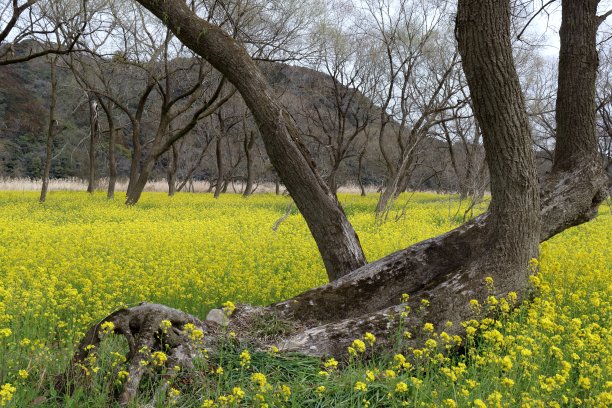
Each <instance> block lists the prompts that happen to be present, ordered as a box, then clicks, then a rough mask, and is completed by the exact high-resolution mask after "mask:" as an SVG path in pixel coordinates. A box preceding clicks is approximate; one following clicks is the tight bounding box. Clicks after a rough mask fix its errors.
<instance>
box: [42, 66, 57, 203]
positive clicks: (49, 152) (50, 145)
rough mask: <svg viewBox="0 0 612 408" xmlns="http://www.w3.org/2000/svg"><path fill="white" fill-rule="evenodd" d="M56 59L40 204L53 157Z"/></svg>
mask: <svg viewBox="0 0 612 408" xmlns="http://www.w3.org/2000/svg"><path fill="white" fill-rule="evenodd" d="M55 64H56V59H55V58H53V59H52V60H51V95H50V101H49V127H48V129H47V148H46V152H45V167H44V169H43V174H42V188H41V189H40V199H39V201H40V202H41V203H44V202H45V200H46V199H47V190H48V189H49V173H50V172H51V159H52V156H53V139H54V137H55V130H56V127H57V124H56V121H55V104H56V100H57V74H56V65H55Z"/></svg>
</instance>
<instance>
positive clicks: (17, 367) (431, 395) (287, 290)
mask: <svg viewBox="0 0 612 408" xmlns="http://www.w3.org/2000/svg"><path fill="white" fill-rule="evenodd" d="M401 199H403V198H401ZM401 199H400V201H401ZM288 200H289V199H288V198H286V197H277V196H273V195H263V194H262V195H256V196H253V197H250V198H249V199H248V200H245V199H243V198H242V197H240V196H232V195H225V196H222V197H221V198H220V199H218V200H214V199H213V198H212V197H211V196H210V195H203V194H198V195H195V194H179V195H177V196H176V197H173V198H172V199H170V198H168V197H166V196H165V195H163V194H154V193H150V194H145V195H143V198H142V200H141V202H140V203H139V205H138V206H136V207H125V206H124V205H123V204H122V200H121V199H120V198H118V199H117V201H115V202H111V201H107V200H106V199H105V198H103V197H102V196H94V197H93V198H92V197H90V196H89V195H87V194H84V193H83V194H80V193H56V192H52V193H51V194H50V196H49V198H48V202H47V203H45V204H44V205H39V204H38V203H37V200H36V194H34V193H23V192H0V206H1V208H2V211H0V384H4V385H2V386H1V387H0V405H10V404H15V401H19V403H22V402H23V404H26V405H28V404H29V403H30V402H31V401H30V400H28V398H32V397H31V396H33V395H40V394H41V393H44V390H43V392H40V391H41V390H40V389H37V388H36V387H40V385H39V384H47V383H50V382H51V381H49V379H50V376H51V375H53V374H55V373H58V372H60V371H62V370H63V369H65V363H66V361H67V360H66V359H67V358H68V357H69V356H70V354H71V352H72V351H73V347H74V345H75V344H76V343H77V342H78V341H80V340H81V339H82V337H83V335H84V333H85V330H87V329H88V328H89V327H90V326H91V325H92V324H94V323H95V322H98V321H100V320H101V319H102V318H104V317H105V316H106V315H108V314H109V313H111V312H113V311H114V310H117V309H118V308H120V307H124V306H126V305H130V304H136V303H138V302H141V301H152V302H159V303H164V304H167V305H169V306H171V307H176V308H179V309H182V310H185V311H186V312H189V313H192V314H195V315H197V316H200V317H204V316H206V313H207V312H208V311H209V310H210V309H211V308H216V307H219V306H220V305H221V306H222V307H223V310H224V312H225V313H226V314H228V315H229V314H231V313H233V312H234V310H235V304H234V303H233V302H236V304H240V303H251V304H268V303H271V302H274V301H278V300H281V299H286V298H289V297H291V296H293V295H295V294H297V293H299V292H301V291H303V290H306V289H308V288H310V287H313V286H317V285H320V284H322V283H324V282H325V281H326V274H325V270H324V266H323V263H322V261H321V260H320V257H319V255H318V251H317V249H316V245H315V243H314V241H313V239H312V237H311V236H310V234H309V231H308V228H307V226H306V224H305V222H304V220H303V218H302V217H301V216H299V214H297V213H295V214H292V215H291V216H289V217H288V218H287V219H285V220H284V221H283V222H282V223H281V225H280V228H279V229H278V230H277V231H276V232H275V231H273V230H272V228H271V227H272V225H273V224H274V222H275V221H276V220H278V219H279V218H280V217H281V216H282V215H283V214H284V212H285V209H286V207H287V204H288ZM375 200H376V197H375V196H370V197H365V198H362V197H357V196H343V197H341V201H342V202H343V205H344V207H345V211H346V213H347V214H348V215H349V218H350V220H351V222H352V223H353V225H354V226H355V228H356V230H357V232H358V234H359V237H360V240H361V242H362V244H363V245H364V249H365V252H366V255H367V257H368V259H369V260H374V259H377V258H379V257H382V256H384V255H386V254H389V253H391V252H393V251H395V250H398V249H401V248H404V247H406V246H408V245H410V244H412V243H415V242H417V241H420V240H423V239H426V238H428V237H431V236H435V235H438V234H440V233H443V232H445V231H447V230H449V229H451V228H453V227H454V226H456V225H457V224H458V223H459V222H460V220H459V219H457V217H455V216H454V214H455V212H456V211H455V210H456V207H455V208H454V209H453V210H449V203H450V202H451V201H450V199H449V198H448V197H442V198H441V197H440V196H436V195H434V194H420V193H419V194H415V195H414V196H411V199H410V200H411V201H410V203H409V205H408V206H407V207H406V211H407V213H408V214H410V217H401V218H400V219H399V221H397V222H393V221H391V222H387V223H384V224H382V225H378V224H377V223H376V222H375V221H374V217H373V208H374V205H375ZM453 205H456V201H453ZM605 212H608V214H607V215H605V214H604V213H605ZM398 214H399V213H398ZM391 218H393V217H391ZM610 230H612V216H611V215H609V209H608V208H607V207H606V208H604V209H602V215H601V216H600V217H599V218H597V219H596V220H594V221H592V222H590V223H588V224H586V225H582V226H580V227H578V228H573V229H570V230H568V231H566V232H564V233H563V234H561V235H559V236H557V237H555V238H553V239H552V240H550V241H549V242H546V243H544V244H543V245H542V246H541V258H540V261H539V262H537V263H536V262H534V263H532V268H533V270H539V275H537V276H534V277H533V278H532V282H533V285H534V288H535V291H534V296H535V297H534V299H533V300H532V302H531V303H530V304H526V305H519V307H518V309H516V310H515V311H511V309H513V307H514V306H515V305H516V303H517V298H518V297H517V294H516V293H510V294H508V295H507V296H506V297H505V298H502V299H498V298H493V297H490V298H488V299H485V300H483V301H482V302H480V303H479V302H473V303H472V304H471V307H472V309H473V310H474V312H475V314H479V313H489V314H490V317H488V318H486V319H478V318H476V317H475V319H474V320H472V321H469V322H464V327H465V331H466V333H467V336H466V337H465V338H463V339H462V338H460V337H458V336H454V335H449V334H447V333H446V332H444V331H441V330H442V329H444V328H443V327H441V326H442V325H440V327H439V326H438V325H436V326H435V327H434V325H433V324H430V323H427V322H422V324H421V325H419V326H420V327H406V328H405V329H406V330H402V332H401V333H399V336H398V337H399V338H401V339H403V340H408V339H410V337H412V336H413V334H414V336H417V335H425V336H428V339H427V342H426V343H425V347H423V348H422V349H413V350H405V349H404V350H401V349H398V350H394V351H393V354H392V356H393V355H395V358H392V359H391V361H387V362H381V363H380V366H377V367H373V366H366V365H365V363H364V362H363V361H362V360H363V359H361V358H357V357H359V356H361V355H362V354H363V353H365V352H366V351H367V350H370V349H372V348H374V347H375V344H376V337H375V335H374V334H372V333H364V336H363V338H361V339H356V340H355V341H354V342H353V344H351V346H350V347H349V350H348V352H349V353H350V354H352V355H353V356H354V357H356V358H353V359H352V363H351V364H350V365H349V367H347V368H344V367H343V368H339V367H338V362H337V361H336V360H333V359H330V360H327V361H326V362H324V363H323V368H322V371H320V372H319V374H320V375H316V373H317V371H318V370H319V368H317V369H316V370H315V371H314V373H313V374H314V375H312V376H310V377H308V378H311V379H312V378H314V379H312V380H309V381H312V382H311V383H308V384H299V386H298V387H297V388H296V386H295V385H294V384H289V385H290V386H291V388H290V387H289V385H286V384H285V383H282V382H280V380H276V379H275V378H274V377H273V376H272V375H270V374H269V373H267V372H263V371H262V372H261V373H260V374H261V376H263V377H260V376H257V377H254V378H253V381H250V376H251V374H253V375H254V374H255V373H251V372H250V370H255V369H257V370H259V365H258V364H259V363H258V360H257V358H256V356H255V355H254V356H253V362H252V361H251V355H250V353H249V352H248V351H247V350H244V351H242V353H239V354H240V355H239V356H238V357H237V358H236V360H237V362H236V365H237V366H238V367H237V369H239V370H242V371H244V372H245V376H246V377H245V378H246V380H245V382H244V383H241V384H240V385H241V387H237V386H236V384H229V383H227V387H228V388H223V387H224V385H223V384H225V383H222V381H226V379H227V377H228V376H229V373H228V372H224V370H223V368H221V365H220V364H219V365H215V366H214V368H213V369H212V373H216V375H215V376H214V378H216V379H219V384H220V385H219V387H218V389H217V391H216V392H217V393H216V394H215V395H208V396H206V398H204V397H203V396H199V397H198V398H200V399H199V400H198V404H197V405H201V406H229V405H231V404H234V405H236V404H247V405H250V406H259V407H264V406H267V405H268V404H271V405H272V406H273V405H274V404H280V405H282V404H283V403H285V402H287V401H291V400H294V399H295V398H299V397H298V396H299V395H301V394H303V393H304V392H309V393H310V395H311V396H310V397H303V396H302V398H306V400H308V398H316V399H317V401H318V400H320V399H325V398H331V400H330V401H332V402H330V404H331V405H334V403H338V401H349V402H347V404H349V405H347V406H358V405H361V406H368V405H370V404H371V405H372V406H376V405H377V404H378V406H402V405H405V406H449V407H452V406H476V407H483V406H487V407H496V406H502V407H506V406H525V407H529V406H534V407H535V406H550V407H554V406H595V407H597V406H601V407H605V406H610V405H612V382H610V381H609V380H608V381H607V380H606V378H607V377H609V373H610V372H612V351H611V348H612V347H611V346H610V345H611V344H612V336H611V333H610V327H611V326H612V325H611V324H610V316H611V315H612V307H611V293H612V284H610V282H611V279H610V277H611V273H610V271H611V270H612V242H611V238H610V235H609V231H610ZM484 285H485V286H486V287H488V288H491V289H492V288H494V286H495V282H494V281H493V280H492V279H487V280H485V282H484ZM228 299H231V300H232V302H229V301H227V300H228ZM401 300H402V302H407V301H408V300H409V297H408V296H407V295H406V296H403V297H402V299H401ZM224 302H225V303H224ZM428 304H429V301H428V300H427V299H423V301H422V304H421V307H422V308H426V307H427V306H428ZM405 313H410V310H409V309H407V310H406V311H405ZM415 313H416V312H415ZM169 323H170V322H165V321H162V322H161V325H160V328H161V330H162V331H167V330H169V329H170V327H171V324H169ZM447 327H449V326H448V325H447ZM99 329H100V332H101V333H103V334H108V336H106V337H109V338H111V340H112V337H113V336H112V335H111V333H112V332H113V330H114V327H112V326H111V325H110V324H106V323H105V324H102V325H100V327H99ZM183 329H184V332H185V334H186V335H188V336H189V337H190V338H191V339H192V340H193V341H195V342H199V341H201V340H202V336H203V333H202V332H201V331H200V330H198V329H197V328H196V327H195V326H194V327H191V326H187V325H186V326H185V327H184V328H183ZM446 330H447V331H449V332H451V331H450V330H448V329H446ZM451 333H452V332H451ZM376 334H378V333H376ZM230 338H231V336H230ZM459 344H460V345H461V346H462V347H465V349H466V350H467V351H466V353H465V355H464V356H463V357H456V358H449V357H448V356H447V355H446V354H445V351H446V350H447V349H450V348H452V347H454V346H456V345H459ZM239 351H240V349H239ZM267 354H268V355H269V357H268V358H276V357H275V353H267ZM149 357H150V358H147V359H145V360H143V361H144V362H145V363H147V364H149V363H150V364H151V365H152V366H162V365H163V364H164V363H165V361H166V360H165V359H164V358H167V356H166V355H165V354H164V353H163V352H161V351H159V352H155V353H152V354H151V355H150V356H149ZM122 358H123V356H122V355H121V354H118V357H116V356H115V357H113V359H114V360H112V361H111V362H108V361H107V362H105V361H104V359H103V358H101V357H100V358H97V357H96V356H95V355H94V353H92V357H91V359H90V360H88V361H86V362H84V364H83V365H82V367H81V368H82V370H83V371H84V372H85V373H86V375H88V376H90V377H93V376H94V375H97V374H96V373H99V375H98V376H103V375H106V373H104V370H105V369H106V368H105V367H110V369H112V370H115V371H114V374H113V375H112V376H110V375H109V378H111V379H112V380H113V381H119V382H125V381H126V379H127V378H128V375H129V374H128V373H127V372H126V371H123V368H124V367H123V366H122V365H123V364H124V360H122ZM105 364H106V365H105ZM377 364H378V363H377ZM223 365H224V366H225V362H223ZM215 370H216V371H215ZM229 370H230V368H228V371H229ZM351 370H354V372H352V373H351ZM345 373H346V374H345ZM232 375H233V376H235V375H236V374H235V373H232ZM345 375H346V379H345V380H342V378H343V376H345ZM45 376H46V377H45ZM263 379H265V383H264V384H265V385H264V387H263V388H264V389H263V390H262V389H261V386H260V384H261V383H262V381H263ZM283 381H284V380H283ZM338 384H340V385H338ZM22 389H23V392H22ZM168 390H169V391H168V397H169V398H171V399H175V400H179V399H182V398H187V397H188V396H186V395H185V394H186V392H185V390H181V392H178V391H179V389H174V390H176V392H175V391H173V389H172V388H168ZM304 390H308V391H304ZM339 392H345V393H348V394H350V395H351V397H348V398H345V399H343V398H344V397H342V398H340V397H338V399H333V398H336V396H337V394H338V393H339ZM370 394H371V395H370ZM351 398H352V399H351ZM370 398H381V399H379V400H371V399H370ZM246 401H248V402H246ZM273 401H275V402H273ZM299 401H304V399H302V400H299ZM309 401H310V402H308V403H309V404H313V402H312V401H311V400H309ZM317 404H318V403H317ZM351 404H352V405H351ZM555 404H556V405H555ZM289 405H291V403H289ZM299 405H300V404H299V403H297V404H294V406H299ZM319 405H321V404H319ZM322 405H323V406H324V405H325V403H322ZM328 405H329V404H328Z"/></svg>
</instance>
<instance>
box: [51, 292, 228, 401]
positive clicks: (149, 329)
mask: <svg viewBox="0 0 612 408" xmlns="http://www.w3.org/2000/svg"><path fill="white" fill-rule="evenodd" d="M162 322H164V324H162ZM167 322H170V324H169V325H168V323H167ZM187 324H190V326H188V328H189V330H186V325H187ZM103 328H104V329H106V330H107V331H109V332H113V333H115V334H118V335H122V336H124V337H125V339H126V340H127V343H128V346H129V352H128V353H127V355H126V356H125V358H126V362H127V364H128V370H127V371H128V373H129V377H128V378H127V380H126V382H125V384H124V385H123V389H122V391H121V392H120V393H119V395H118V401H119V403H120V404H122V405H127V404H128V403H129V402H130V401H131V400H132V399H133V398H134V397H135V396H136V394H137V392H138V386H139V385H140V381H141V380H142V377H143V374H144V373H145V370H146V363H148V362H146V361H145V359H147V358H149V355H150V353H154V352H155V351H162V352H163V353H164V354H165V355H166V356H167V360H166V361H165V362H164V363H165V365H166V366H167V367H174V366H179V367H184V368H190V367H192V366H193V359H194V358H195V357H197V356H198V355H199V354H200V353H201V352H202V350H203V349H204V348H205V347H207V346H209V345H211V344H212V343H211V342H213V341H214V338H215V336H214V335H213V334H215V333H216V332H217V331H218V329H219V326H218V325H217V324H216V323H214V322H202V321H201V320H199V319H198V318H196V317H194V316H192V315H190V314H187V313H185V312H182V311H180V310H176V309H172V308H170V307H167V306H164V305H160V304H153V303H141V304H140V305H138V306H134V307H129V308H126V309H121V310H118V311H116V312H114V313H112V314H111V315H109V316H107V317H106V318H104V319H103V320H102V321H100V322H98V323H96V324H95V325H93V326H92V327H91V328H90V329H89V330H88V331H87V333H86V334H85V338H84V339H83V340H82V341H81V343H80V344H79V346H78V349H77V351H76V353H75V355H74V357H73V358H72V361H71V363H70V367H69V368H68V370H67V372H66V373H65V374H63V375H61V376H59V377H58V379H57V381H56V386H57V388H58V390H60V391H61V392H70V391H71V390H70V389H67V388H68V379H72V378H79V376H80V375H81V373H80V370H79V367H80V366H81V365H82V364H83V362H85V361H86V359H87V357H88V356H89V355H90V354H91V353H92V352H93V350H95V349H96V348H97V347H98V346H99V345H100V343H101V341H102V339H103V338H104V336H105V333H104V332H103V330H102V329H103ZM196 330H197V331H200V332H201V333H202V334H203V337H202V338H201V339H200V338H199V336H196V337H198V338H197V340H198V341H194V336H193V333H194V331H196ZM143 351H146V352H143ZM141 363H142V364H141Z"/></svg>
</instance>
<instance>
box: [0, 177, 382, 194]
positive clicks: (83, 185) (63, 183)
mask: <svg viewBox="0 0 612 408" xmlns="http://www.w3.org/2000/svg"><path fill="white" fill-rule="evenodd" d="M41 184H42V181H41V180H40V179H28V178H13V179H4V178H0V191H36V190H40V187H41ZM107 185H108V180H107V179H100V180H98V184H97V186H96V189H97V190H100V191H105V190H106V188H107ZM127 185H128V180H127V179H121V180H118V181H117V184H116V185H115V191H124V192H125V191H126V190H127ZM187 187H189V185H188V186H185V189H184V190H183V191H188V190H187ZM192 187H193V189H192V190H190V191H192V192H195V193H204V192H207V191H208V190H209V188H210V183H209V182H208V181H194V182H193V184H192ZM84 190H87V182H86V181H85V180H81V179H77V178H70V179H52V180H50V181H49V191H84ZM243 190H244V183H241V182H236V183H232V184H230V186H229V187H228V189H227V191H228V192H229V193H241V192H242V191H243ZM145 191H152V192H167V191H168V183H167V182H166V180H165V179H160V180H151V181H149V182H148V183H147V186H146V187H145ZM275 191H276V187H275V185H274V183H269V182H266V183H260V184H259V185H257V188H256V190H255V193H274V192H275ZM376 191H377V186H367V187H366V193H368V194H372V193H376ZM284 192H285V188H284V186H281V193H284ZM340 192H342V193H350V194H359V193H360V190H359V186H357V185H354V184H349V185H346V186H342V187H340Z"/></svg>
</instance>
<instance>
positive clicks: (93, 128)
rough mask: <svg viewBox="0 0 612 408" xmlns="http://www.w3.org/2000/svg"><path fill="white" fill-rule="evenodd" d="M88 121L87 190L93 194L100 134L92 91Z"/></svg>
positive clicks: (96, 108) (96, 106) (96, 104)
mask: <svg viewBox="0 0 612 408" xmlns="http://www.w3.org/2000/svg"><path fill="white" fill-rule="evenodd" d="M89 123H90V130H89V131H90V135H89V169H88V170H89V171H88V177H87V192H88V193H90V194H93V193H94V191H95V189H96V144H97V142H98V138H99V135H100V124H99V121H98V103H97V102H96V98H95V96H94V94H93V93H92V94H90V95H89Z"/></svg>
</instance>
